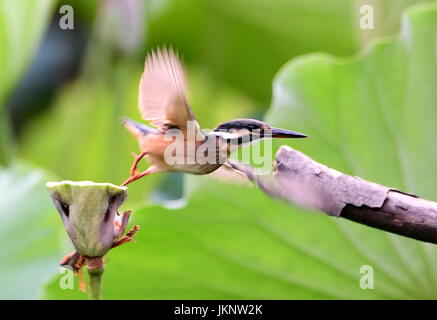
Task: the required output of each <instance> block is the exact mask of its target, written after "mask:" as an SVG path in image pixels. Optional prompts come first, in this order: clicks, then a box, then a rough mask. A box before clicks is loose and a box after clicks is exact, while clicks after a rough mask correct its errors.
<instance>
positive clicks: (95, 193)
mask: <svg viewBox="0 0 437 320" xmlns="http://www.w3.org/2000/svg"><path fill="white" fill-rule="evenodd" d="M46 186H47V188H48V189H49V190H50V193H51V196H52V199H53V202H54V204H55V206H56V209H57V210H58V212H59V213H60V215H61V218H62V221H63V223H64V226H65V229H66V230H67V233H68V235H69V237H70V239H71V241H72V242H73V245H74V247H75V249H76V251H77V252H78V253H80V254H82V255H84V256H87V257H100V256H103V255H104V254H105V253H106V252H108V251H109V249H111V247H112V245H113V243H114V240H116V239H117V238H118V237H119V236H120V232H119V231H120V230H119V228H117V218H118V217H117V210H118V208H119V207H120V205H121V204H122V203H123V202H124V200H125V199H126V197H127V188H126V187H120V186H116V185H113V184H110V183H95V182H91V181H80V182H75V181H61V182H48V183H47V185H46Z"/></svg>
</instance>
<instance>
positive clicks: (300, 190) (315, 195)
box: [231, 146, 437, 243]
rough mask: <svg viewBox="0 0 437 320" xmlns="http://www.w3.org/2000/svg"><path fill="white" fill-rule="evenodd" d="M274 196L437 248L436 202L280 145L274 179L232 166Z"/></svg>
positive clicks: (239, 165)
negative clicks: (370, 180)
mask: <svg viewBox="0 0 437 320" xmlns="http://www.w3.org/2000/svg"><path fill="white" fill-rule="evenodd" d="M231 165H232V166H233V167H234V168H235V169H238V170H240V171H242V172H244V173H245V174H246V175H247V176H248V178H249V179H250V180H252V181H253V182H254V183H256V184H257V185H258V186H259V187H260V188H261V189H263V190H264V191H265V192H266V193H268V194H269V195H270V196H272V197H276V198H280V199H284V200H286V201H288V202H291V203H293V204H296V205H299V206H303V207H306V208H310V209H317V210H319V211H322V212H324V213H326V214H329V215H332V216H336V217H343V218H346V219H349V220H353V221H355V222H358V223H361V224H365V225H368V226H371V227H374V228H378V229H381V230H386V231H390V232H393V233H397V234H399V235H403V236H406V237H410V238H413V239H417V240H421V241H426V242H431V243H437V203H436V202H432V201H428V200H424V199H421V198H418V197H416V196H414V195H411V194H407V193H403V192H401V191H398V190H395V189H392V188H389V187H385V186H381V185H379V184H376V183H373V182H369V181H366V180H363V179H361V178H359V177H352V176H349V175H346V174H343V173H341V172H339V171H337V170H334V169H331V168H328V167H326V166H324V165H322V164H320V163H318V162H316V161H314V160H313V159H311V158H309V157H308V156H306V155H304V154H303V153H301V152H299V151H296V150H294V149H292V148H290V147H287V146H282V147H281V148H280V149H279V151H278V153H277V155H276V163H275V168H274V173H273V174H272V175H256V173H255V172H254V171H253V169H252V168H251V167H250V166H246V165H242V164H239V163H236V162H232V163H231Z"/></svg>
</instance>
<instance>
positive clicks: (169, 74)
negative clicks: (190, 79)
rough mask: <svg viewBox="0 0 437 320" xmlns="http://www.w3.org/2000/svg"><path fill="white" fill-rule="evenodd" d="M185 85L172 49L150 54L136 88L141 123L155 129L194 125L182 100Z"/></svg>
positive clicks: (180, 68)
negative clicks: (189, 122)
mask: <svg viewBox="0 0 437 320" xmlns="http://www.w3.org/2000/svg"><path fill="white" fill-rule="evenodd" d="M185 89H186V81H185V75H184V70H183V68H182V65H181V62H180V61H179V58H178V56H177V55H176V53H175V52H173V50H171V49H165V48H164V49H158V50H156V51H155V52H152V53H151V54H149V55H148V56H147V58H146V62H145V65H144V73H143V75H142V76H141V81H140V87H139V108H140V112H141V115H142V117H143V119H144V120H147V121H150V122H151V123H152V124H153V125H154V126H156V127H158V129H160V130H162V129H165V128H166V127H167V128H168V127H170V128H172V127H177V128H179V129H181V130H184V129H186V127H187V121H193V123H194V125H195V126H197V127H198V124H197V122H196V121H195V118H194V116H193V114H192V112H191V109H190V107H189V106H188V102H187V99H186V97H185Z"/></svg>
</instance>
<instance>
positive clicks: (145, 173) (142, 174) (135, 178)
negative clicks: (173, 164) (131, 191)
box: [122, 167, 156, 186]
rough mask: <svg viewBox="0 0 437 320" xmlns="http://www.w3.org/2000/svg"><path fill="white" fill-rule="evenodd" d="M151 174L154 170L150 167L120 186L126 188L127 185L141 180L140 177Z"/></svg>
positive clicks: (135, 174)
mask: <svg viewBox="0 0 437 320" xmlns="http://www.w3.org/2000/svg"><path fill="white" fill-rule="evenodd" d="M155 171H156V170H155ZM153 172H154V169H153V168H152V167H150V168H148V169H147V170H146V171H143V172H140V173H134V174H133V175H131V176H130V177H129V178H128V179H127V180H126V181H125V182H123V184H122V186H127V185H128V184H129V183H131V182H134V181H135V180H138V179H141V178H142V177H144V176H147V175H148V174H151V173H153Z"/></svg>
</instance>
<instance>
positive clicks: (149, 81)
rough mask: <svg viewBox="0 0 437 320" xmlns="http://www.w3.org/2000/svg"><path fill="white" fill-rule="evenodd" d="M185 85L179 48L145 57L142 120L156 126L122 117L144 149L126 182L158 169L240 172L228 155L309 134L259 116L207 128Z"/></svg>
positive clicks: (126, 183)
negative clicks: (259, 143) (143, 162)
mask: <svg viewBox="0 0 437 320" xmlns="http://www.w3.org/2000/svg"><path fill="white" fill-rule="evenodd" d="M186 85H187V83H186V78H185V73H184V69H183V66H182V63H181V60H180V58H179V55H178V53H177V52H176V51H175V50H173V49H172V48H165V47H163V48H158V49H155V50H153V51H151V53H149V54H148V55H147V56H146V60H145V63H144V72H143V74H142V76H141V79H140V84H139V99H138V106H139V111H140V113H141V116H142V118H143V119H144V120H146V121H148V123H149V124H150V125H151V126H150V125H146V124H144V123H140V122H137V121H135V120H132V119H129V118H127V117H125V118H123V120H122V124H123V125H124V127H125V128H126V129H127V130H128V131H129V132H130V133H131V134H132V135H133V136H134V137H135V138H136V139H137V140H138V143H139V148H140V151H141V152H140V153H139V154H134V157H135V159H134V161H133V164H132V166H131V168H130V177H129V178H128V179H127V180H126V181H125V182H124V183H123V185H128V184H129V183H131V182H133V181H135V180H138V179H140V178H142V177H144V176H147V175H150V174H152V173H157V172H169V171H178V172H185V173H191V174H196V175H206V174H211V173H214V174H215V175H216V176H217V175H220V174H226V173H227V172H233V171H236V169H235V168H234V166H232V164H231V163H230V162H229V157H230V155H231V153H232V152H233V151H235V150H237V149H238V148H241V147H242V146H245V145H248V144H251V143H255V142H257V141H260V140H262V139H267V138H306V137H308V136H307V135H305V134H303V133H299V132H296V131H290V130H286V129H280V128H275V127H272V126H270V125H269V124H267V123H265V122H263V121H260V120H255V119H234V120H231V121H227V122H223V123H221V124H219V125H217V126H216V128H214V129H213V130H212V131H206V130H204V129H202V128H201V127H200V125H199V123H198V121H197V120H196V118H195V117H194V114H193V112H192V110H191V108H190V105H189V104H188V101H187V98H186ZM144 157H145V158H146V159H147V160H148V162H149V167H148V169H146V170H145V171H143V172H140V171H138V170H137V167H138V163H139V162H140V160H141V159H142V158H144Z"/></svg>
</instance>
